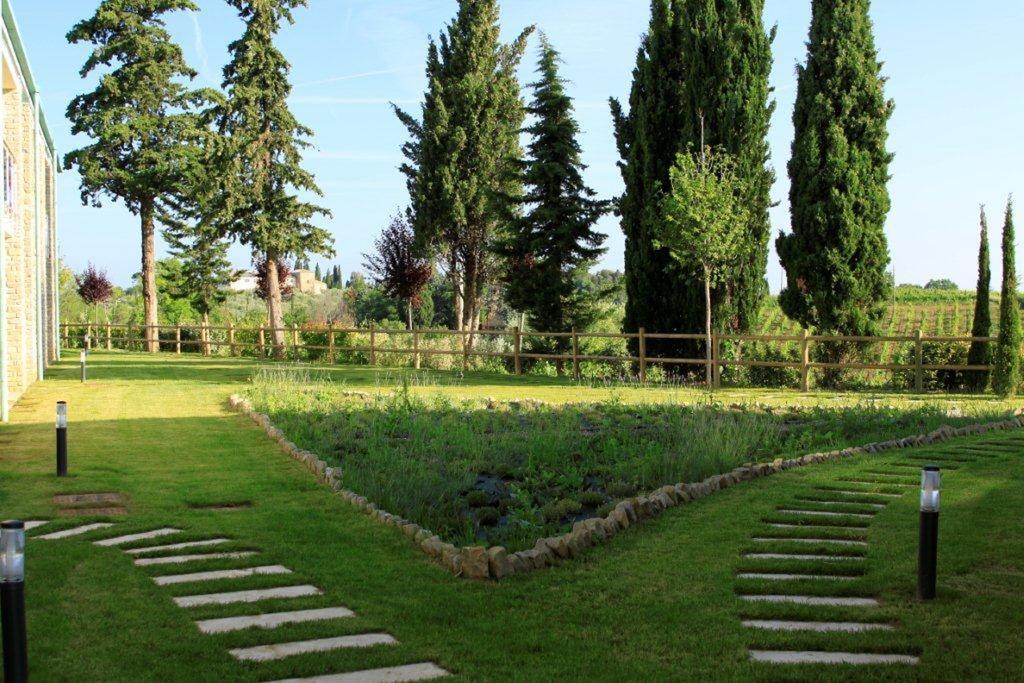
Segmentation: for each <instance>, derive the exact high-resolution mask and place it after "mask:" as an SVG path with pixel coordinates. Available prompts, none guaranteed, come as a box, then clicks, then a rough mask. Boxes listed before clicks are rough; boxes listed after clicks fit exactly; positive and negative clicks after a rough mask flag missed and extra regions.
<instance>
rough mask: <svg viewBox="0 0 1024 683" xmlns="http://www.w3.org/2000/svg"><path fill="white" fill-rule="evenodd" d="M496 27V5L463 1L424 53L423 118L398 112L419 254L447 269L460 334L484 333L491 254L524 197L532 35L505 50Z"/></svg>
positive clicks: (480, 0) (525, 33)
mask: <svg viewBox="0 0 1024 683" xmlns="http://www.w3.org/2000/svg"><path fill="white" fill-rule="evenodd" d="M498 20H499V9H498V0H459V10H458V13H457V14H456V16H455V19H454V20H453V21H452V22H451V24H449V25H448V27H447V29H446V30H445V32H444V33H443V34H442V35H441V38H440V40H439V41H437V42H435V41H433V40H431V42H430V46H429V48H428V51H427V81H428V86H427V92H426V96H425V99H424V103H423V106H422V111H421V118H420V120H417V119H416V118H415V117H413V116H411V115H410V114H407V113H406V112H404V111H402V110H400V109H398V108H397V107H395V113H396V114H397V116H398V118H399V120H400V121H401V122H402V123H403V124H404V125H405V126H406V128H407V129H408V131H409V137H410V139H409V141H408V142H407V143H406V144H405V145H404V146H403V148H402V151H403V153H404V154H405V156H406V158H407V160H408V161H407V163H405V164H404V165H403V166H402V171H403V172H404V173H405V175H406V177H407V185H408V189H409V199H410V218H411V221H412V225H413V229H414V231H415V233H416V241H417V250H418V251H420V252H421V253H424V254H430V255H431V256H439V257H440V259H441V260H442V261H443V263H444V265H445V267H446V269H447V271H448V275H449V277H450V278H451V279H452V291H453V298H454V306H455V310H456V318H457V323H458V326H459V328H461V329H468V330H472V329H476V328H477V327H478V326H479V322H480V314H481V311H482V308H483V302H484V293H485V291H486V289H487V286H488V284H490V283H492V281H493V279H494V276H495V272H496V267H495V266H496V264H495V261H496V259H495V257H494V254H493V248H494V245H495V242H496V240H497V238H498V237H499V236H500V233H501V232H502V229H503V228H504V225H503V221H505V220H507V217H508V216H509V215H510V214H511V213H512V209H511V208H510V205H511V204H512V203H513V202H514V201H515V197H516V196H517V195H518V194H519V192H520V188H519V187H518V181H517V180H516V177H515V174H513V173H512V172H511V171H512V170H513V166H514V164H515V162H516V161H517V160H518V159H519V158H520V157H521V156H522V150H521V149H520V147H519V129H520V128H521V127H522V125H523V119H524V105H523V102H522V99H521V96H520V89H519V81H518V80H517V78H516V68H517V67H518V65H519V62H520V60H521V59H522V55H523V51H524V50H525V48H526V40H527V38H528V36H529V35H530V33H531V32H532V30H533V29H532V28H528V29H526V30H525V31H523V32H522V34H520V36H519V37H518V38H517V39H516V40H515V41H513V42H512V43H511V44H509V45H504V44H502V43H501V42H500V39H499V38H500V36H499V34H500V29H499V25H498Z"/></svg>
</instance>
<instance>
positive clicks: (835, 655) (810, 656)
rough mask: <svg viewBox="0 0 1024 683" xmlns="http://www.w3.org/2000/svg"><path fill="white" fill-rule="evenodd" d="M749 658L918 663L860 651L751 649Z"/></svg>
mask: <svg viewBox="0 0 1024 683" xmlns="http://www.w3.org/2000/svg"><path fill="white" fill-rule="evenodd" d="M750 660H751V661H753V662H765V663H767V664H854V665H869V664H910V665H916V664H918V663H919V661H920V660H919V659H918V658H917V657H914V656H911V655H876V654H870V653H861V652H814V651H806V652H801V651H782V650H751V651H750Z"/></svg>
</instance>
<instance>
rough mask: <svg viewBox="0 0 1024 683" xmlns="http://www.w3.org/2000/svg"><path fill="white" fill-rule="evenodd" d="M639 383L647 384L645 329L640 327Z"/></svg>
mask: <svg viewBox="0 0 1024 683" xmlns="http://www.w3.org/2000/svg"><path fill="white" fill-rule="evenodd" d="M639 340H640V345H639V346H640V383H641V384H647V330H645V329H644V328H642V327H641V328H640V331H639Z"/></svg>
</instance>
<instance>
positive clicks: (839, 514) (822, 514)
mask: <svg viewBox="0 0 1024 683" xmlns="http://www.w3.org/2000/svg"><path fill="white" fill-rule="evenodd" d="M778 512H780V513H782V514H786V515H803V516H806V517H856V518H857V519H871V518H872V517H874V515H873V514H870V513H862V512H829V511H827V510H793V509H788V508H783V509H780V510H778Z"/></svg>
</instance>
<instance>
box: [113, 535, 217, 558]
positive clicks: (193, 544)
mask: <svg viewBox="0 0 1024 683" xmlns="http://www.w3.org/2000/svg"><path fill="white" fill-rule="evenodd" d="M230 540H231V539H230V538H208V539H206V540H204V541H186V542H184V543H171V544H170V545H149V546H146V547H145V548H129V549H128V550H125V552H126V553H128V554H129V555H148V554H149V553H162V552H166V551H168V550H188V549H189V548H206V547H208V546H211V545H222V544H224V543H228V542H229V541H230Z"/></svg>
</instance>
